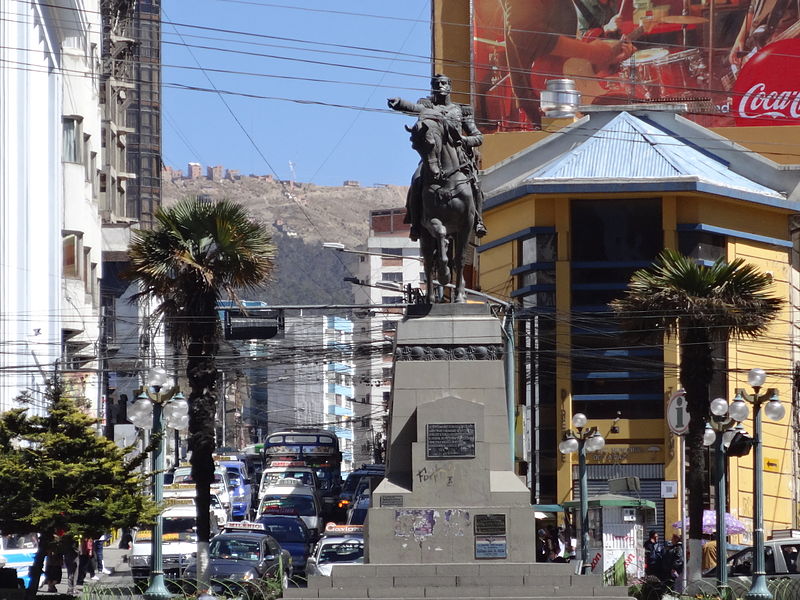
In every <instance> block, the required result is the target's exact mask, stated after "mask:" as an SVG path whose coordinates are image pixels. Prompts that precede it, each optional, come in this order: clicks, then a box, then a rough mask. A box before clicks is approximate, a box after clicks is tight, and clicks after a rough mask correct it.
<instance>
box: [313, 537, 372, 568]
mask: <svg viewBox="0 0 800 600" xmlns="http://www.w3.org/2000/svg"><path fill="white" fill-rule="evenodd" d="M363 560H364V544H363V543H362V542H360V541H358V542H355V541H353V542H332V543H330V544H324V545H323V546H322V548H320V551H319V559H318V560H317V563H318V564H325V563H336V562H363Z"/></svg>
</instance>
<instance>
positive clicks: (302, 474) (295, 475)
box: [267, 471, 314, 486]
mask: <svg viewBox="0 0 800 600" xmlns="http://www.w3.org/2000/svg"><path fill="white" fill-rule="evenodd" d="M267 478H268V479H267V482H268V483H267V485H274V484H276V483H277V482H278V481H280V480H281V479H299V480H300V481H302V482H303V485H310V486H313V485H314V476H313V475H312V474H311V471H279V472H272V473H268V474H267Z"/></svg>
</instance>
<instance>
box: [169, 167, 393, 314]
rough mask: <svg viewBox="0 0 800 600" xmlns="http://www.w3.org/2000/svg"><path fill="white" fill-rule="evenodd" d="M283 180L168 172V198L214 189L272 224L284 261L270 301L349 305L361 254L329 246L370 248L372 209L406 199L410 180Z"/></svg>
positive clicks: (268, 291)
mask: <svg viewBox="0 0 800 600" xmlns="http://www.w3.org/2000/svg"><path fill="white" fill-rule="evenodd" d="M286 189H287V191H288V192H289V194H291V198H290V197H287V195H286V194H285V193H284V191H283V190H284V188H283V187H282V186H281V184H279V183H277V182H273V181H268V180H266V179H264V178H256V177H241V178H239V179H235V180H228V179H223V180H219V181H212V180H210V179H207V178H198V179H175V180H172V181H170V180H169V179H166V178H165V179H164V181H163V183H162V191H163V201H164V204H165V205H169V204H172V203H174V202H176V201H177V200H179V199H181V198H186V197H190V196H203V195H205V196H207V197H209V198H211V199H222V198H227V199H228V200H232V201H234V202H237V203H239V204H242V205H243V206H245V207H247V209H248V211H249V212H250V214H252V215H253V216H254V217H256V218H258V219H260V220H261V221H263V222H264V223H265V224H266V225H268V226H269V227H270V229H271V233H272V235H273V239H274V241H275V243H276V245H277V248H278V268H277V269H276V272H275V274H274V277H273V279H272V281H271V282H270V283H269V284H268V285H267V286H266V288H265V290H264V293H263V294H262V295H260V297H249V299H253V300H265V301H267V302H269V303H270V304H290V305H300V304H305V305H308V304H349V303H352V301H353V290H352V284H350V283H344V281H343V279H344V277H352V276H355V262H356V260H357V256H356V255H353V254H347V253H341V252H336V251H332V250H328V249H324V248H323V247H322V244H323V243H324V242H339V243H341V244H344V246H345V247H348V248H357V247H363V245H364V244H365V243H366V241H367V237H368V235H369V212H370V211H371V210H380V209H389V208H398V207H401V206H404V205H405V198H406V192H407V190H408V188H407V187H406V186H385V187H367V188H362V187H355V186H341V187H326V186H317V185H314V184H294V185H291V184H286Z"/></svg>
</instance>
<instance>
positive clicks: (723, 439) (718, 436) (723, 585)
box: [703, 395, 749, 600]
mask: <svg viewBox="0 0 800 600" xmlns="http://www.w3.org/2000/svg"><path fill="white" fill-rule="evenodd" d="M738 399H739V396H738V395H737V396H736V400H738ZM736 400H735V401H734V405H735V406H734V409H733V413H734V414H735V415H736V416H737V417H741V418H743V419H744V418H747V414H744V415H742V414H741V412H740V411H739V412H737V409H738V408H739V405H738V404H736ZM745 408H746V407H745ZM710 410H711V415H712V421H711V423H706V431H705V433H704V434H703V445H704V446H707V447H708V446H712V445H713V446H714V474H715V477H714V488H715V492H716V493H715V496H716V515H717V557H718V558H717V579H718V580H719V588H720V597H721V598H725V599H726V600H727V599H728V598H729V597H730V589H729V588H728V568H727V564H726V563H727V560H726V559H727V556H728V534H727V531H726V524H725V513H726V510H725V508H726V506H727V496H726V494H727V462H728V461H727V451H728V447H729V446H730V442H731V440H732V439H733V437H734V436H735V435H736V433H737V431H736V429H735V428H733V427H730V425H731V422H733V421H736V420H737V419H735V418H734V417H733V416H732V415H731V414H730V413H731V409H730V407H729V406H728V402H727V400H725V399H724V398H715V399H714V400H712V401H711V406H710ZM712 424H713V425H712ZM726 427H727V429H726ZM747 451H748V452H749V448H748V449H747ZM736 455H737V456H739V455H741V454H740V453H738V454H736Z"/></svg>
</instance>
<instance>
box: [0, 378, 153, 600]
mask: <svg viewBox="0 0 800 600" xmlns="http://www.w3.org/2000/svg"><path fill="white" fill-rule="evenodd" d="M44 400H45V414H44V415H36V414H31V413H32V411H31V409H30V407H31V406H32V405H33V402H34V399H33V398H32V397H31V396H30V395H29V394H25V395H23V396H21V397H20V398H19V401H20V403H21V404H22V405H23V407H22V408H17V409H13V410H10V411H7V412H5V413H3V414H2V415H0V530H2V532H3V533H6V534H8V533H16V534H29V533H38V534H39V548H38V550H37V554H36V558H35V560H34V564H33V567H32V568H31V573H30V576H31V582H30V585H29V586H28V591H27V594H26V597H27V598H33V597H34V596H35V594H36V590H37V588H38V583H39V577H40V575H41V572H42V566H43V563H44V557H45V554H46V549H47V548H48V547H50V546H51V544H52V543H53V542H54V541H56V540H57V539H58V538H59V537H61V536H72V537H75V538H77V537H80V536H87V537H92V538H97V537H99V536H100V535H102V534H103V533H105V532H107V531H111V530H113V529H117V528H120V527H132V526H134V525H137V524H139V523H146V522H152V520H153V518H154V516H155V515H156V514H157V508H156V506H155V505H154V504H153V502H152V500H151V498H150V497H149V496H148V495H146V494H145V493H144V487H145V484H146V480H145V476H144V475H143V474H142V473H141V471H140V470H139V469H138V467H139V466H140V465H141V463H142V461H143V460H144V458H145V456H146V455H145V454H140V455H139V456H137V457H136V458H134V459H131V460H129V459H127V458H126V454H127V452H129V451H130V448H127V449H123V448H119V447H118V446H117V445H116V444H115V443H114V442H113V441H112V440H108V439H106V438H104V437H102V436H101V435H100V434H99V433H98V431H97V429H96V427H95V425H96V424H97V420H96V419H93V418H92V417H91V416H89V414H88V412H87V410H86V409H87V404H88V403H87V402H86V400H85V399H83V398H72V397H69V396H68V395H67V394H65V392H64V387H63V385H62V382H61V381H60V380H59V378H57V377H56V378H53V379H51V380H50V381H49V382H48V385H47V389H46V391H45V394H44ZM25 405H27V406H25Z"/></svg>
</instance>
